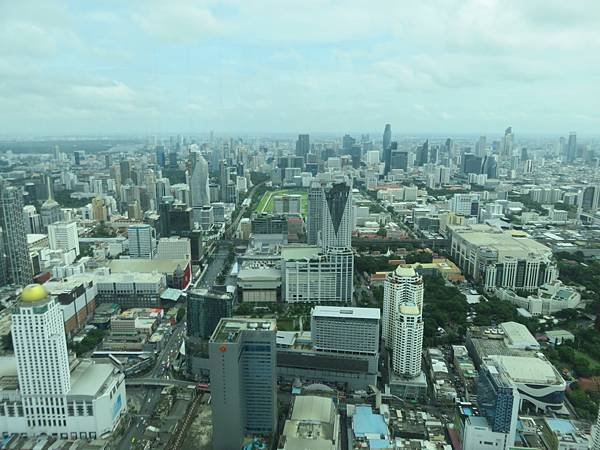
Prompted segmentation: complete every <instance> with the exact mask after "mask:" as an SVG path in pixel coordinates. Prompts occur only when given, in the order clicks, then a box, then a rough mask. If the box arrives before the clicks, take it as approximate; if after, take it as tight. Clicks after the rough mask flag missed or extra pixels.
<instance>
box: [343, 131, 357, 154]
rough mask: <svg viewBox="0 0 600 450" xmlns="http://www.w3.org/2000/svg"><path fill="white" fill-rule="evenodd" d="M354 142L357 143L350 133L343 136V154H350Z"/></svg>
mask: <svg viewBox="0 0 600 450" xmlns="http://www.w3.org/2000/svg"><path fill="white" fill-rule="evenodd" d="M354 144H356V139H354V138H353V137H352V136H350V135H349V134H345V135H344V137H342V154H344V155H349V154H350V151H351V150H352V147H353V146H354Z"/></svg>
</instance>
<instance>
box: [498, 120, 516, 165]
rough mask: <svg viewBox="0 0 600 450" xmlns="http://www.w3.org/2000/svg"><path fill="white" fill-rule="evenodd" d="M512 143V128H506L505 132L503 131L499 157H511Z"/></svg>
mask: <svg viewBox="0 0 600 450" xmlns="http://www.w3.org/2000/svg"><path fill="white" fill-rule="evenodd" d="M513 142H514V135H513V131H512V127H508V128H507V129H506V130H504V136H503V137H502V148H501V153H500V154H501V156H503V157H504V158H510V157H511V156H512V151H513Z"/></svg>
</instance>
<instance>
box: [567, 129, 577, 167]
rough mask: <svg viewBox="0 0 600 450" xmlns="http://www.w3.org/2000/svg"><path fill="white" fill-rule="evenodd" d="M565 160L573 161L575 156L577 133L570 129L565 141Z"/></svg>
mask: <svg viewBox="0 0 600 450" xmlns="http://www.w3.org/2000/svg"><path fill="white" fill-rule="evenodd" d="M566 156H567V158H566V160H567V162H573V161H575V159H576V158H577V134H576V133H575V132H574V131H571V133H570V134H569V141H568V142H567V155H566Z"/></svg>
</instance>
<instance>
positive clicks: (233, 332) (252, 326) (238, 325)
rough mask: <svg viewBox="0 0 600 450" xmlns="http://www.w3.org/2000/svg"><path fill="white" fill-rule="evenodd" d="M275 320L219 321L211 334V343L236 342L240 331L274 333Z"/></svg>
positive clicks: (237, 319)
mask: <svg viewBox="0 0 600 450" xmlns="http://www.w3.org/2000/svg"><path fill="white" fill-rule="evenodd" d="M276 324H277V322H276V321H275V319H242V318H234V319H233V318H227V319H221V321H220V322H219V324H218V325H217V328H215V331H214V332H213V334H212V336H211V338H210V341H211V342H236V341H237V340H238V338H239V336H240V333H241V332H242V331H275V330H276V329H277V326H276Z"/></svg>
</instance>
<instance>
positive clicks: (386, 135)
mask: <svg viewBox="0 0 600 450" xmlns="http://www.w3.org/2000/svg"><path fill="white" fill-rule="evenodd" d="M391 144H392V126H391V125H390V124H389V123H386V124H385V129H384V130H383V162H384V163H385V169H384V174H385V175H387V174H388V172H389V171H390V158H391V151H390V150H391V147H390V146H391Z"/></svg>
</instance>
